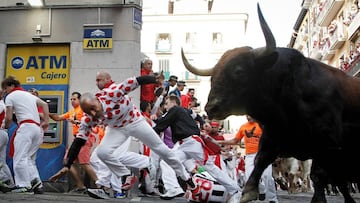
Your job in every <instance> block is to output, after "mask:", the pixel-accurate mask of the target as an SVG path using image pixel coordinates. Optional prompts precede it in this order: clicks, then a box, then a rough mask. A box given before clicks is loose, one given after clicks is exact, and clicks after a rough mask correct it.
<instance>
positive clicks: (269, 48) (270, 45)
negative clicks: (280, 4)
mask: <svg viewBox="0 0 360 203" xmlns="http://www.w3.org/2000/svg"><path fill="white" fill-rule="evenodd" d="M257 10H258V16H259V21H260V26H261V29H262V31H263V33H264V36H265V41H266V48H265V49H264V48H260V49H255V50H254V52H255V54H256V55H257V56H261V55H267V54H269V53H272V52H273V51H274V50H275V48H276V41H275V38H274V35H273V34H272V32H271V30H270V28H269V26H268V24H267V23H266V21H265V18H264V16H263V14H262V12H261V9H260V5H259V3H257Z"/></svg>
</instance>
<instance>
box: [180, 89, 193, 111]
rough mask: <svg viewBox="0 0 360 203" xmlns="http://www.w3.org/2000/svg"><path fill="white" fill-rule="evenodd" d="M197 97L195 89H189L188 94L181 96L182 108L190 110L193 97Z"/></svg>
mask: <svg viewBox="0 0 360 203" xmlns="http://www.w3.org/2000/svg"><path fill="white" fill-rule="evenodd" d="M194 95H195V89H194V88H189V89H188V92H187V93H186V94H182V95H181V98H180V99H181V106H182V107H184V108H189V105H190V103H191V102H192V100H193V97H194Z"/></svg>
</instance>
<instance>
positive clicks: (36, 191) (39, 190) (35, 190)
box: [34, 187, 45, 194]
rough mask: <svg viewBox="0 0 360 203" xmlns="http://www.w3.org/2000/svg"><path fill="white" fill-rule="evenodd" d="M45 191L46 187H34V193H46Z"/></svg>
mask: <svg viewBox="0 0 360 203" xmlns="http://www.w3.org/2000/svg"><path fill="white" fill-rule="evenodd" d="M44 193H45V189H44V187H37V188H35V189H34V194H44Z"/></svg>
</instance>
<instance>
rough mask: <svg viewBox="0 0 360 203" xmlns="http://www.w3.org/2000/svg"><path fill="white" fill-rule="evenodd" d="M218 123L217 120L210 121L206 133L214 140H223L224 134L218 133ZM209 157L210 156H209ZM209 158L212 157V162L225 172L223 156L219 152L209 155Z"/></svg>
mask: <svg viewBox="0 0 360 203" xmlns="http://www.w3.org/2000/svg"><path fill="white" fill-rule="evenodd" d="M219 130H220V123H219V122H217V121H211V122H210V128H209V130H208V131H207V134H208V135H209V136H211V137H212V138H214V139H215V140H225V138H224V136H223V135H222V134H221V133H220V131H219ZM209 158H210V157H209ZM211 159H213V161H214V164H215V165H216V166H217V167H219V168H220V169H221V170H223V171H224V172H226V173H227V171H226V165H225V162H224V160H223V157H222V155H221V153H219V154H215V155H211Z"/></svg>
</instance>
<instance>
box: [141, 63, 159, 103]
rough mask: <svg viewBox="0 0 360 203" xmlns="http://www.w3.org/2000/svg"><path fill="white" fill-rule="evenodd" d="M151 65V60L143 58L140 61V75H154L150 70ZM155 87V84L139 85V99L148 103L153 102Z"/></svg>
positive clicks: (154, 99)
mask: <svg viewBox="0 0 360 203" xmlns="http://www.w3.org/2000/svg"><path fill="white" fill-rule="evenodd" d="M152 65H153V63H152V60H150V59H145V60H144V61H143V62H142V63H141V72H140V75H141V76H145V75H154V72H153V70H152ZM155 89H156V84H144V85H141V87H140V101H146V102H149V103H150V104H153V103H154V102H155V101H156V96H155Z"/></svg>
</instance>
